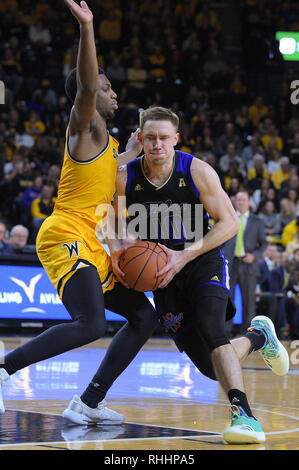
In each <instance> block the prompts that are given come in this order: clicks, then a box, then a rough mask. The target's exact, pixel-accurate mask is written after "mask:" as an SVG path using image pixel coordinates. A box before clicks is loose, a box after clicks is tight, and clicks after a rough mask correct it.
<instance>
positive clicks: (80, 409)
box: [62, 395, 125, 424]
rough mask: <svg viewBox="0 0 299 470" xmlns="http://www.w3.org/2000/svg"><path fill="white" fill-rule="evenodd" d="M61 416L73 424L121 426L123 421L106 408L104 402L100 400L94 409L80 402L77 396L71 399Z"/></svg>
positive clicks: (119, 416) (118, 414)
mask: <svg viewBox="0 0 299 470" xmlns="http://www.w3.org/2000/svg"><path fill="white" fill-rule="evenodd" d="M62 416H63V418H66V419H68V420H69V421H72V422H73V423H75V424H88V423H94V424H95V423H102V424H122V423H123V422H124V421H125V417H124V416H123V415H121V414H120V413H117V412H116V411H113V410H110V409H109V408H106V401H105V400H102V401H101V402H100V403H99V404H98V406H97V407H96V408H90V407H89V406H87V405H85V403H83V402H82V401H81V399H80V397H78V395H75V396H74V397H73V399H72V400H71V401H70V403H69V406H68V407H67V408H66V410H64V411H63V413H62Z"/></svg>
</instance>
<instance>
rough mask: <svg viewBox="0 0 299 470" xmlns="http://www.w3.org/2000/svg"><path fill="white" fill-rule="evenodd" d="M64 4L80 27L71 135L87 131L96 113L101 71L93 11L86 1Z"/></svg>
mask: <svg viewBox="0 0 299 470" xmlns="http://www.w3.org/2000/svg"><path fill="white" fill-rule="evenodd" d="M64 3H65V4H66V5H67V7H68V8H69V9H70V11H71V12H72V14H73V15H74V16H75V18H76V19H77V20H78V22H79V25H80V41H79V50H78V57H77V95H76V98H75V102H74V107H73V109H72V114H71V120H70V133H71V134H76V133H77V132H82V131H84V130H85V129H86V127H87V126H88V125H89V123H90V121H91V119H92V117H93V115H94V113H95V111H96V95H97V89H98V74H99V69H98V61H97V54H96V46H95V40H94V29H93V14H92V12H91V10H90V9H89V8H88V5H87V3H86V2H84V1H83V2H80V5H79V4H78V3H76V2H75V1H74V0H64Z"/></svg>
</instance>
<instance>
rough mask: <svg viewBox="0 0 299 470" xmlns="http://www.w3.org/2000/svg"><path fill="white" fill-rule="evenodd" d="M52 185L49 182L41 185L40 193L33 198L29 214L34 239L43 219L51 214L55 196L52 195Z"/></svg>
mask: <svg viewBox="0 0 299 470" xmlns="http://www.w3.org/2000/svg"><path fill="white" fill-rule="evenodd" d="M54 189H55V188H54V187H53V186H50V185H49V184H44V185H43V187H42V194H41V196H40V197H38V198H36V199H34V200H33V202H32V205H31V215H32V224H33V238H34V240H35V239H36V235H37V233H38V231H39V229H40V226H41V225H42V223H43V221H44V220H45V219H46V218H47V217H48V216H49V215H51V214H52V212H53V209H54V205H55V201H56V199H57V198H56V197H53V193H54Z"/></svg>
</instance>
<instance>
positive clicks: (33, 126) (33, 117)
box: [25, 111, 46, 140]
mask: <svg viewBox="0 0 299 470" xmlns="http://www.w3.org/2000/svg"><path fill="white" fill-rule="evenodd" d="M25 129H26V132H27V133H28V134H29V135H31V136H32V137H33V139H34V140H36V139H37V138H38V137H39V136H40V135H42V134H43V133H44V132H45V130H46V126H45V124H44V123H43V122H42V121H41V120H40V117H39V115H38V113H37V112H36V111H30V113H29V117H28V120H27V121H25Z"/></svg>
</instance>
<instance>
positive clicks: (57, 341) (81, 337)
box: [3, 266, 106, 375]
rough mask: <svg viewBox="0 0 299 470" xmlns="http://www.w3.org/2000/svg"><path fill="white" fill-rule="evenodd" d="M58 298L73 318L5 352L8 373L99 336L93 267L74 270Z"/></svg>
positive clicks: (100, 305)
mask: <svg viewBox="0 0 299 470" xmlns="http://www.w3.org/2000/svg"><path fill="white" fill-rule="evenodd" d="M62 301H63V304H64V305H65V307H66V309H67V310H68V312H69V314H70V316H71V317H72V320H73V321H70V322H68V323H61V324H59V325H55V326H53V327H51V328H49V329H47V330H46V331H44V332H43V333H41V334H40V335H38V336H36V337H35V338H34V339H32V340H31V341H28V342H27V343H26V344H24V345H22V346H20V347H19V348H17V349H16V350H15V351H13V352H11V353H9V354H8V355H7V356H6V357H5V358H4V365H3V368H4V369H5V370H6V371H7V373H8V374H9V375H11V374H13V373H15V372H16V371H17V370H20V369H23V368H24V367H27V366H29V365H30V364H34V363H36V362H39V361H43V360H45V359H49V358H50V357H54V356H57V355H58V354H62V353H64V352H66V351H69V350H71V349H74V348H77V347H79V346H83V345H84V344H87V343H90V342H91V341H94V340H96V339H97V338H99V337H101V336H103V334H104V333H105V328H106V327H105V314H104V298H103V293H102V286H101V282H100V278H99V275H98V272H97V270H96V268H95V267H93V266H90V267H88V268H82V269H79V270H78V271H76V272H75V274H74V275H73V276H72V277H71V278H70V279H69V280H68V282H67V283H66V285H65V288H64V294H63V299H62Z"/></svg>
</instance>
